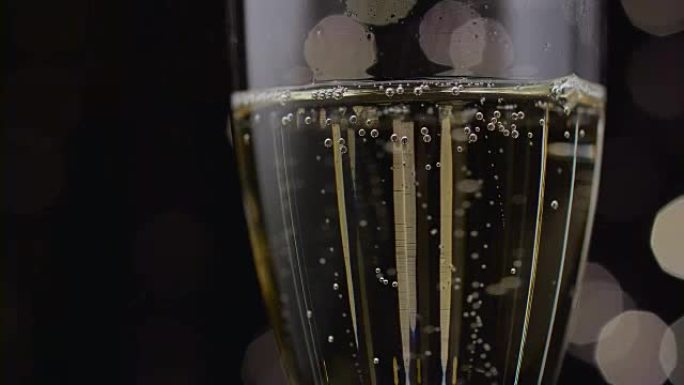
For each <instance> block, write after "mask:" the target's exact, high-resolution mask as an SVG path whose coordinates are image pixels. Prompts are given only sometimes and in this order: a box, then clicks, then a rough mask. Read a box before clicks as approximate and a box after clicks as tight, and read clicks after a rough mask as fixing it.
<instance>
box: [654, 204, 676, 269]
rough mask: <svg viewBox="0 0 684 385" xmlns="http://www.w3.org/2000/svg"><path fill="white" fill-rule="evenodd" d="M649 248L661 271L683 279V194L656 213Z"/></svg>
mask: <svg viewBox="0 0 684 385" xmlns="http://www.w3.org/2000/svg"><path fill="white" fill-rule="evenodd" d="M651 250H652V251H653V255H654V256H655V258H656V261H658V265H660V268H661V269H663V271H665V272H666V273H668V274H670V275H671V276H673V277H677V278H679V279H684V196H681V197H679V198H677V199H675V200H673V201H672V202H670V203H668V204H667V205H666V206H665V207H663V208H661V209H660V210H659V211H658V213H657V214H656V217H655V220H654V221H653V227H652V228H651Z"/></svg>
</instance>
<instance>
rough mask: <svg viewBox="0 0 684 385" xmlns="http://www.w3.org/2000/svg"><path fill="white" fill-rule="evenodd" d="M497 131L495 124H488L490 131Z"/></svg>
mask: <svg viewBox="0 0 684 385" xmlns="http://www.w3.org/2000/svg"><path fill="white" fill-rule="evenodd" d="M495 129H496V126H495V125H494V123H487V130H489V131H494V130H495Z"/></svg>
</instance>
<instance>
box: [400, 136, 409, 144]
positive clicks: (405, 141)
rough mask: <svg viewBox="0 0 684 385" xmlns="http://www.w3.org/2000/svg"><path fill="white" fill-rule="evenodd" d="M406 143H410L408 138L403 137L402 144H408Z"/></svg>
mask: <svg viewBox="0 0 684 385" xmlns="http://www.w3.org/2000/svg"><path fill="white" fill-rule="evenodd" d="M406 143H408V137H406V136H402V137H401V144H406Z"/></svg>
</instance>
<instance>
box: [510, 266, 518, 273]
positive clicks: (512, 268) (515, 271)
mask: <svg viewBox="0 0 684 385" xmlns="http://www.w3.org/2000/svg"><path fill="white" fill-rule="evenodd" d="M517 272H518V270H517V269H516V268H515V267H511V274H513V275H515V274H516V273H517Z"/></svg>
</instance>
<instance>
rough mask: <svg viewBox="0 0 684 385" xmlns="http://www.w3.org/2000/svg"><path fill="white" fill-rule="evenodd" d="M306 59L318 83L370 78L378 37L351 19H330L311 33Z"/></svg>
mask: <svg viewBox="0 0 684 385" xmlns="http://www.w3.org/2000/svg"><path fill="white" fill-rule="evenodd" d="M304 58H305V60H306V63H307V64H308V65H309V67H310V68H311V70H312V71H313V73H314V78H315V79H317V80H330V79H361V78H366V77H368V74H367V73H366V69H367V68H368V67H370V66H371V65H373V63H375V59H376V52H375V36H374V35H373V33H372V32H370V31H369V30H368V29H367V28H366V27H364V26H363V25H361V24H359V23H358V22H356V21H355V20H353V19H351V18H349V17H347V16H343V15H332V16H328V17H326V18H324V19H323V20H321V21H319V22H318V24H316V26H314V27H313V28H312V29H311V31H310V32H309V35H308V37H307V38H306V41H305V42H304Z"/></svg>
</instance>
